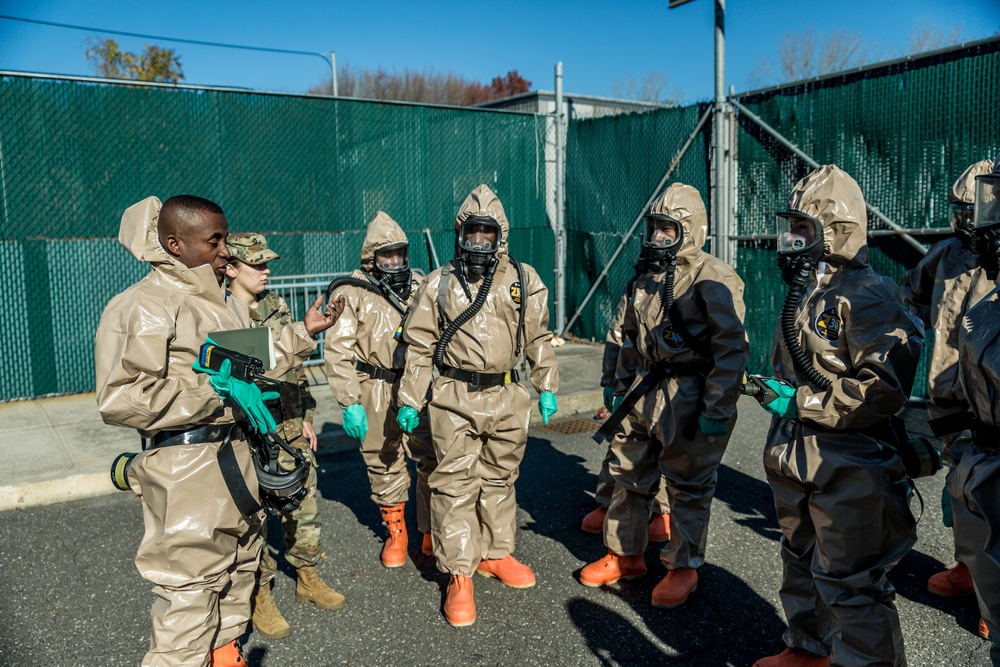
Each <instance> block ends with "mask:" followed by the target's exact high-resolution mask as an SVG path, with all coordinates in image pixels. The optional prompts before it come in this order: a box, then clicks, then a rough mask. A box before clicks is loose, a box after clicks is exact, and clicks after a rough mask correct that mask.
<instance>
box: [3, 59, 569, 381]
mask: <svg viewBox="0 0 1000 667" xmlns="http://www.w3.org/2000/svg"><path fill="white" fill-rule="evenodd" d="M0 110H2V111H0V156H2V162H0V167H2V169H0V173H2V200H3V201H2V216H3V217H2V219H0V220H2V227H0V266H2V271H3V276H4V280H5V285H6V298H5V303H6V306H7V308H6V311H7V312H6V314H5V316H4V317H3V318H2V319H0V346H2V348H3V350H4V358H5V361H6V363H4V364H2V365H0V400H12V399H17V398H27V397H35V396H42V395H47V394H61V393H72V392H80V391H89V390H92V389H93V387H94V369H93V341H94V333H95V331H96V328H97V322H98V319H99V317H100V313H101V311H102V310H103V308H104V305H105V304H106V303H107V301H108V300H109V299H110V298H111V297H112V296H114V295H115V294H116V293H118V292H119V291H121V290H122V289H124V288H125V287H127V286H128V285H129V284H131V283H132V282H134V281H135V280H137V279H139V278H141V277H142V276H143V275H144V274H145V273H146V272H147V271H148V267H147V266H145V265H142V264H140V263H139V262H138V261H137V260H135V259H134V258H132V256H131V255H129V254H128V253H127V252H126V251H125V250H124V249H123V248H121V247H120V246H119V245H118V243H117V241H116V237H117V233H118V224H119V221H120V219H121V215H122V212H123V211H124V210H125V208H127V207H128V206H129V205H131V204H132V203H134V202H136V201H139V200H140V199H142V198H144V197H147V196H149V195H155V196H157V197H159V198H160V199H163V200H165V199H166V198H167V197H170V196H172V195H175V194H196V195H200V196H203V197H207V198H209V199H212V200H214V201H216V202H218V203H219V204H220V205H221V206H222V207H223V209H224V210H225V211H226V216H227V217H228V219H229V225H230V231H233V232H238V231H259V232H264V233H267V234H268V235H269V237H268V238H269V242H270V243H271V245H272V246H273V247H274V248H275V249H276V250H277V251H278V252H279V253H280V254H281V259H280V260H278V261H277V262H275V263H274V266H273V270H274V272H275V274H276V275H301V274H316V273H330V272H335V271H347V270H350V269H352V268H354V267H356V266H357V264H358V262H359V253H360V250H361V241H362V238H363V236H364V229H365V227H366V225H367V222H368V221H369V220H370V219H371V218H372V217H374V215H375V212H376V211H378V210H380V209H381V210H384V211H386V212H388V213H389V214H390V215H391V216H393V218H394V219H396V220H397V221H398V222H399V223H400V224H401V225H402V226H403V228H404V229H405V230H407V233H408V234H409V237H410V242H411V261H412V262H413V264H414V266H416V267H418V268H422V269H424V270H427V269H429V268H430V261H429V252H428V246H427V243H426V240H425V237H424V234H423V232H422V230H423V229H425V228H426V229H429V230H430V231H431V235H432V238H433V241H434V244H435V247H436V249H437V253H438V256H439V258H440V259H441V260H442V261H444V260H446V259H448V258H450V257H451V255H452V252H453V244H454V232H453V224H454V219H455V213H456V212H457V210H458V206H459V205H460V204H461V202H462V201H463V200H464V199H465V197H466V195H468V193H469V192H470V191H471V190H472V189H473V188H474V187H475V186H476V185H478V184H479V183H486V184H487V185H489V186H490V187H492V188H493V189H494V190H496V191H497V193H498V194H499V196H500V198H501V200H502V201H503V203H504V206H505V208H506V210H507V215H508V217H509V219H510V221H511V227H512V233H511V239H510V241H511V250H512V253H513V254H514V255H515V256H516V257H518V258H520V259H522V260H524V261H526V262H528V263H530V264H532V265H533V266H535V267H536V268H537V269H538V271H539V273H540V274H541V275H542V276H544V277H546V280H549V277H550V276H551V275H552V272H553V240H552V232H551V230H550V228H549V226H548V222H547V218H546V212H545V156H544V145H545V118H544V117H542V116H532V115H523V114H511V113H499V112H485V111H476V110H463V109H453V108H441V107H424V106H413V105H402V104H385V103H375V102H363V101H345V100H337V101H335V100H332V99H329V98H319V97H301V96H290V95H272V94H262V93H244V92H234V91H221V90H193V89H183V88H160V87H146V86H123V85H111V84H103V83H88V82H81V81H65V80H51V79H41V78H31V77H22V76H4V77H0Z"/></svg>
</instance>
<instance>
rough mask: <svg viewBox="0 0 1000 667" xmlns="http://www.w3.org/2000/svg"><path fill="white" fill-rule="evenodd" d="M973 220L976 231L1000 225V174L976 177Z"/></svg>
mask: <svg viewBox="0 0 1000 667" xmlns="http://www.w3.org/2000/svg"><path fill="white" fill-rule="evenodd" d="M974 206H975V213H974V215H973V220H974V224H975V227H976V229H982V228H984V227H992V226H993V225H995V224H997V223H1000V173H996V172H994V173H992V174H983V175H981V176H976V202H975V204H974Z"/></svg>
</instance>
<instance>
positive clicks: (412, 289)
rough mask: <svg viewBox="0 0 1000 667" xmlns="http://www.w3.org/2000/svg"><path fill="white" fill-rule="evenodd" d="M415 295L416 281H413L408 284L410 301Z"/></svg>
mask: <svg viewBox="0 0 1000 667" xmlns="http://www.w3.org/2000/svg"><path fill="white" fill-rule="evenodd" d="M416 293H417V281H416V280H413V281H411V282H410V298H411V299H412V298H413V295H414V294H416Z"/></svg>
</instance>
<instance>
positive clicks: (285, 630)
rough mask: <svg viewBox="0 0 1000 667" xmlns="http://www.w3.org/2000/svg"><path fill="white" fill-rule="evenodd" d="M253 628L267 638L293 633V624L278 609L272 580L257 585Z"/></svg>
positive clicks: (254, 599) (281, 637)
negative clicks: (272, 591) (289, 623)
mask: <svg viewBox="0 0 1000 667" xmlns="http://www.w3.org/2000/svg"><path fill="white" fill-rule="evenodd" d="M253 629H254V630H255V631H256V632H257V634H259V635H260V636H262V637H266V638H267V639H283V638H285V637H287V636H288V635H290V634H292V626H290V625H288V621H286V620H285V617H284V616H282V615H281V612H280V611H278V605H277V604H276V603H275V601H274V594H273V593H271V582H268V583H266V584H264V583H262V584H260V585H258V586H257V594H256V595H254V597H253Z"/></svg>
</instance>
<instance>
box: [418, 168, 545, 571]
mask: <svg viewBox="0 0 1000 667" xmlns="http://www.w3.org/2000/svg"><path fill="white" fill-rule="evenodd" d="M470 216H488V217H491V218H493V219H494V220H496V221H497V223H499V225H500V228H501V239H500V245H499V249H498V250H497V253H496V257H497V260H498V262H499V264H498V266H497V268H496V273H495V275H494V279H493V285H492V288H491V289H490V291H489V295H488V296H487V297H486V301H485V303H484V305H483V307H482V309H481V310H480V311H479V312H478V313H476V315H475V316H474V317H472V319H471V320H469V321H468V322H467V323H465V324H464V325H462V326H461V327H460V328H459V329H458V330H457V332H456V333H455V335H454V338H452V340H451V343H450V344H449V345H448V347H447V349H446V350H445V353H444V365H445V366H449V367H452V368H457V369H462V370H464V371H478V372H483V373H506V372H508V371H511V370H513V369H514V368H515V366H517V365H518V362H519V361H520V359H519V358H518V356H517V355H515V349H516V340H517V336H518V333H517V328H518V316H519V310H520V307H521V301H522V300H525V303H524V306H525V314H524V330H523V334H522V336H521V347H522V353H523V354H524V356H525V357H526V358H527V361H528V364H529V365H530V366H531V384H532V385H533V386H534V387H535V389H536V390H537V391H538V392H539V393H541V392H545V391H550V392H555V391H556V390H557V389H558V386H559V370H558V367H557V365H556V358H555V354H554V353H553V351H552V345H551V340H552V333H551V332H550V331H549V330H548V323H549V311H548V290H547V289H546V287H545V285H544V283H542V280H541V278H539V276H538V273H537V272H536V271H535V270H534V269H533V268H532V267H530V266H529V265H527V264H524V263H521V268H522V271H523V273H524V281H525V284H524V285H521V284H519V279H518V272H517V270H516V268H515V267H514V265H513V264H512V262H511V259H510V257H509V255H508V246H507V238H508V234H509V232H510V226H509V223H508V222H507V215H506V213H505V212H504V209H503V205H502V204H501V203H500V200H499V198H497V196H496V194H494V192H493V191H492V190H490V189H489V188H488V187H487V186H485V185H480V186H478V187H477V188H476V189H475V190H473V191H472V193H471V194H470V195H469V196H468V197H467V198H466V200H465V202H464V203H463V204H462V206H461V208H460V209H459V212H458V216H457V217H456V219H455V231H456V232H459V231H460V230H461V227H462V223H463V222H464V221H465V220H466V218H468V217H470ZM454 266H455V264H454V262H449V263H448V265H446V267H442V268H441V269H437V270H435V271H432V272H431V273H430V274H429V275H428V276H427V279H426V280H425V281H424V283H423V285H422V286H421V288H420V290H419V291H418V292H417V296H416V304H415V305H414V307H413V310H412V311H411V313H410V315H409V317H408V318H407V320H406V326H405V329H404V339H405V340H406V342H407V343H408V344H409V347H408V349H407V351H406V371H405V374H404V375H403V380H402V383H401V384H400V388H399V402H400V405H405V406H409V407H414V408H417V409H419V408H420V406H422V405H423V404H424V402H425V397H426V396H427V388H428V386H431V374H432V370H433V369H432V365H433V364H432V362H433V355H434V350H435V347H436V345H437V342H438V340H439V339H440V337H441V333H442V330H443V328H444V327H446V326H447V325H446V324H445V320H444V318H443V317H442V315H445V316H446V317H447V321H449V322H450V321H453V320H454V319H455V318H456V317H458V315H459V314H461V313H462V312H463V311H465V310H466V309H467V308H468V307H469V306H470V305H471V304H472V302H473V300H474V299H475V298H476V296H477V295H478V290H479V286H481V285H482V284H483V282H484V280H485V278H483V279H480V280H477V281H474V282H473V281H469V282H468V284H467V285H466V284H465V283H464V281H463V279H462V278H461V276H460V275H458V271H459V270H460V269H457V270H455V271H452V272H450V273H448V274H447V275H446V274H445V273H444V272H443V269H445V268H448V269H449V271H450V270H451V269H452V268H454ZM442 280H448V282H447V284H446V288H445V291H446V298H445V307H444V310H445V312H444V313H441V312H440V311H439V308H438V300H439V293H440V283H441V281H442ZM466 287H467V288H468V289H469V293H468V294H467V293H466V291H465V289H466ZM427 409H428V413H429V415H430V424H431V433H432V435H433V441H434V453H435V455H436V457H437V462H438V465H437V469H436V470H435V471H434V472H433V473H432V474H431V476H430V486H431V525H432V528H433V536H434V557H435V558H436V560H437V566H438V568H439V569H440V570H441V571H443V572H448V573H450V574H453V575H460V576H465V577H471V576H472V574H473V573H474V572H475V570H476V567H477V566H478V564H479V562H480V560H482V559H500V558H503V557H505V556H507V555H508V554H511V553H513V552H514V537H515V528H516V522H515V519H516V511H517V501H516V498H515V495H514V482H515V481H517V477H518V472H519V466H520V464H521V459H523V458H524V448H525V444H526V443H527V439H528V418H529V416H530V413H531V404H530V397H529V394H528V390H527V389H525V388H524V387H523V386H522V385H521V384H519V383H517V382H511V383H506V384H500V385H497V386H477V385H474V384H471V383H469V382H462V381H459V380H455V379H452V378H450V377H446V376H444V375H442V376H440V377H438V378H437V379H435V380H434V381H433V385H432V386H431V396H430V398H429V402H428V405H427Z"/></svg>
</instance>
